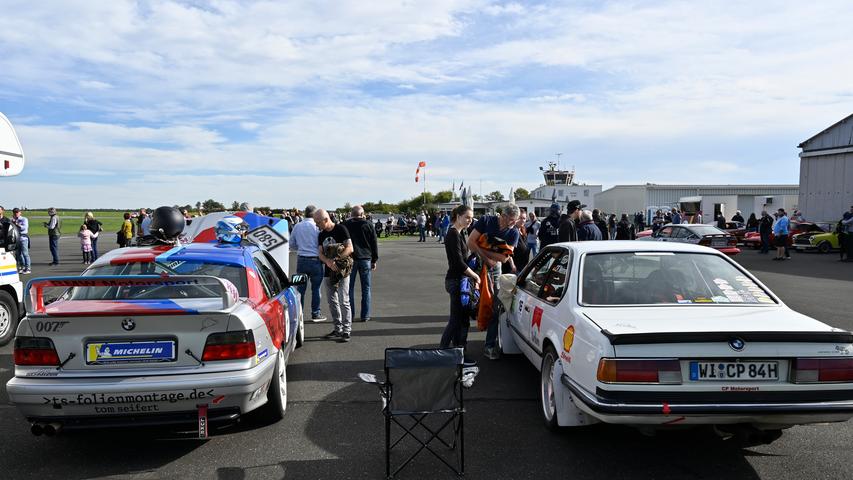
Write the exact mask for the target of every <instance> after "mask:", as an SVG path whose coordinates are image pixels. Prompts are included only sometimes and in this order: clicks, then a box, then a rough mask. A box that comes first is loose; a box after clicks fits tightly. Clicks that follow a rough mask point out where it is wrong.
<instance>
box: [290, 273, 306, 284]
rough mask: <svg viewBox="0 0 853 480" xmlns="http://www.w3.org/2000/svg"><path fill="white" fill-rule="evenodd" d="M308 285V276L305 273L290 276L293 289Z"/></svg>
mask: <svg viewBox="0 0 853 480" xmlns="http://www.w3.org/2000/svg"><path fill="white" fill-rule="evenodd" d="M305 285H308V275H305V274H304V273H294V274H293V275H291V276H290V286H291V287H302V286H305Z"/></svg>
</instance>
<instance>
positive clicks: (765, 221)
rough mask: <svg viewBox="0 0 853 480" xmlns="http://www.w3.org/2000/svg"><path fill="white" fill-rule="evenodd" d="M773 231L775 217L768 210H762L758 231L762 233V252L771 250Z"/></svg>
mask: <svg viewBox="0 0 853 480" xmlns="http://www.w3.org/2000/svg"><path fill="white" fill-rule="evenodd" d="M772 232H773V217H771V216H770V215H769V214H768V213H767V212H766V211H762V212H761V219H760V220H759V221H758V233H760V234H761V253H767V252H769V251H770V233H772Z"/></svg>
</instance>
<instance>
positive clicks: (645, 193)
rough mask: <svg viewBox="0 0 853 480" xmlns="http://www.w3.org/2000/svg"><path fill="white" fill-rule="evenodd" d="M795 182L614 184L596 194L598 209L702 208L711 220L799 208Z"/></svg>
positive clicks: (692, 209) (691, 211)
mask: <svg viewBox="0 0 853 480" xmlns="http://www.w3.org/2000/svg"><path fill="white" fill-rule="evenodd" d="M798 203H799V186H797V185H657V184H653V183H647V184H645V185H616V186H614V187H613V188H610V189H607V190H605V191H603V192H601V193H599V194H598V195H596V196H595V204H596V206H597V208H599V209H601V210H602V211H604V212H607V213H616V214H622V213H628V214H632V213H636V212H644V213H646V215H648V211H649V210H656V209H658V208H664V209H665V208H674V207H675V208H678V209H679V210H684V211H686V212H687V213H689V214H693V213H695V212H696V211H697V210H701V211H702V214H703V221H704V222H705V223H711V222H712V221H713V219H714V217H715V215H716V214H717V213H722V214H723V216H724V217H726V218H727V219H730V218H731V217H732V215H734V214H735V212H736V211H738V210H740V211H741V213H742V214H743V216H744V218H749V214H751V213H755V214H756V215H758V214H760V213H761V210H762V209H765V208H766V209H767V210H768V211H770V210H776V209H778V208H784V209H785V210H787V211H788V212H791V211H793V210H794V209H796V208H799V207H798Z"/></svg>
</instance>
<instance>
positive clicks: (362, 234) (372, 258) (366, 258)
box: [344, 205, 379, 322]
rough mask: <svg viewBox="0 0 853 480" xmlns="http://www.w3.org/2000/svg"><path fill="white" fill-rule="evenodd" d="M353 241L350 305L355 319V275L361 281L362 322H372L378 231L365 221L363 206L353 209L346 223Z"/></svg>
mask: <svg viewBox="0 0 853 480" xmlns="http://www.w3.org/2000/svg"><path fill="white" fill-rule="evenodd" d="M344 226H345V227H346V228H347V230H349V235H350V239H351V240H352V248H353V252H352V258H353V267H352V268H353V273H352V274H350V277H349V305H350V310H351V311H352V318H355V277H356V275H355V273H356V272H358V277H359V278H360V279H361V316H360V317H359V318H361V321H362V322H367V321H369V320H370V298H371V295H370V285H371V276H372V272H373V270H376V262H377V261H378V260H379V245H378V244H377V242H376V231H375V230H374V229H373V224H372V223H370V222H369V221H367V220H366V219H365V216H364V208H363V207H362V206H361V205H356V206H354V207H352V216H351V217H350V219H349V220H347V221H346V222H344Z"/></svg>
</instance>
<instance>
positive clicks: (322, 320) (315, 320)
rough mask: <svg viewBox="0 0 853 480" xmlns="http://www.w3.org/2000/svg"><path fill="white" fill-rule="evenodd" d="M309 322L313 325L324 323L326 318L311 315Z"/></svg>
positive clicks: (319, 315) (320, 315)
mask: <svg viewBox="0 0 853 480" xmlns="http://www.w3.org/2000/svg"><path fill="white" fill-rule="evenodd" d="M311 321H312V322H314V323H319V322H325V321H326V317H324V316H323V315H322V314H317V315H311Z"/></svg>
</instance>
